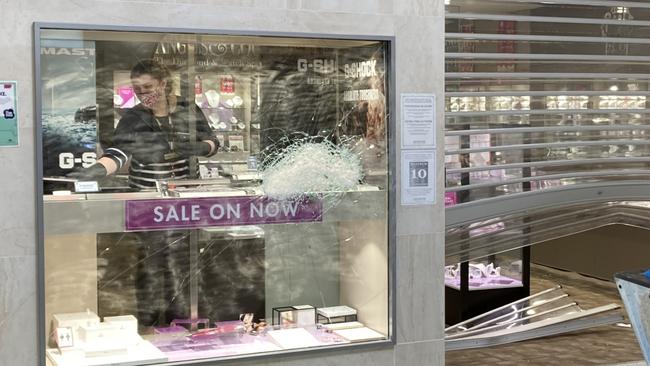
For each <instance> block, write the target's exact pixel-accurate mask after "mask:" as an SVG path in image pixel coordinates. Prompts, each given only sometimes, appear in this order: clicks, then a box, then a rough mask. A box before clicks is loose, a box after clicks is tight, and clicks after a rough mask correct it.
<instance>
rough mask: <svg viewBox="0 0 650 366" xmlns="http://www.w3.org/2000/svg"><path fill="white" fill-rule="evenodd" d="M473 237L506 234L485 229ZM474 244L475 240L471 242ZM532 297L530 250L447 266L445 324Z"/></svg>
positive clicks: (493, 227)
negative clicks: (498, 233)
mask: <svg viewBox="0 0 650 366" xmlns="http://www.w3.org/2000/svg"><path fill="white" fill-rule="evenodd" d="M477 230H481V232H477V231H474V232H472V231H470V236H474V235H487V234H491V233H497V232H500V231H501V232H503V231H505V225H504V223H498V222H497V223H494V224H491V225H484V226H481V227H480V229H477ZM469 240H471V239H469ZM529 294H530V247H523V248H520V249H516V250H511V251H508V252H503V253H499V254H494V255H490V256H488V257H485V258H480V259H476V260H471V261H468V262H462V263H457V264H451V265H447V266H445V322H446V323H447V324H456V323H458V322H461V321H463V320H467V319H470V318H472V317H474V316H477V315H480V314H482V313H485V312H487V311H490V310H492V309H495V308H498V307H499V306H502V305H504V304H507V303H510V302H512V301H516V300H518V299H521V298H524V297H526V296H528V295H529Z"/></svg>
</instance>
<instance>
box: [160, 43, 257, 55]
mask: <svg viewBox="0 0 650 366" xmlns="http://www.w3.org/2000/svg"><path fill="white" fill-rule="evenodd" d="M194 46H195V48H194V50H195V51H194V52H195V54H197V55H211V56H223V55H226V54H231V55H235V56H241V55H254V54H255V53H256V51H255V45H252V44H234V43H232V44H227V43H195V44H194ZM188 48H189V44H187V43H180V42H178V43H174V42H160V43H158V45H157V46H156V50H155V52H154V53H155V54H156V55H187V51H188Z"/></svg>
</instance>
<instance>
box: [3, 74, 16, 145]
mask: <svg viewBox="0 0 650 366" xmlns="http://www.w3.org/2000/svg"><path fill="white" fill-rule="evenodd" d="M0 146H18V109H17V103H16V82H15V81H0Z"/></svg>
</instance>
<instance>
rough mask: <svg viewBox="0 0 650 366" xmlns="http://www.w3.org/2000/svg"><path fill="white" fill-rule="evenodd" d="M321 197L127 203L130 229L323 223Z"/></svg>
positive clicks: (219, 198) (200, 199) (127, 220)
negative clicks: (294, 199) (307, 198)
mask: <svg viewBox="0 0 650 366" xmlns="http://www.w3.org/2000/svg"><path fill="white" fill-rule="evenodd" d="M322 215H323V204H322V202H321V201H320V200H318V199H310V200H301V201H275V200H272V199H269V198H267V197H262V196H254V197H209V198H207V197H206V198H186V199H183V198H180V199H155V200H134V201H127V202H126V214H125V218H126V229H127V230H164V229H178V228H201V227H211V226H234V225H261V224H282V223H292V222H295V223H298V222H321V221H322Z"/></svg>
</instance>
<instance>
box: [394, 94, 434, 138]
mask: <svg viewBox="0 0 650 366" xmlns="http://www.w3.org/2000/svg"><path fill="white" fill-rule="evenodd" d="M435 109H436V96H435V95H434V94H407V93H404V94H402V116H401V117H402V148H403V149H424V148H435V147H436V113H435Z"/></svg>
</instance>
